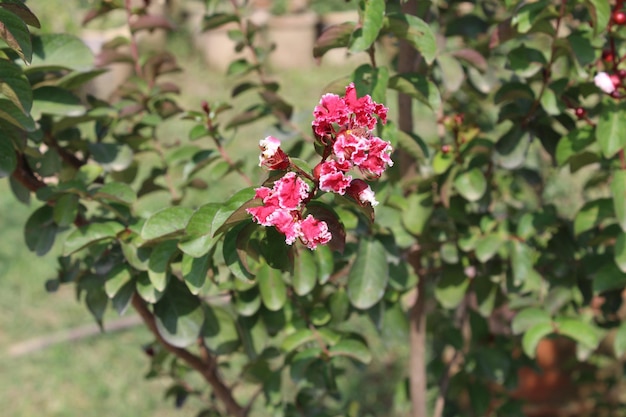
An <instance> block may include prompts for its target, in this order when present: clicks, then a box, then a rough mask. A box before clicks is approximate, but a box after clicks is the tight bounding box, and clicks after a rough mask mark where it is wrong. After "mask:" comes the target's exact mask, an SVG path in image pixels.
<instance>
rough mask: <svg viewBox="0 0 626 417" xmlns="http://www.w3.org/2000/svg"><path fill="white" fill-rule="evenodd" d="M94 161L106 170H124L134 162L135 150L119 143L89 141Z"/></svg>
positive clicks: (88, 147) (88, 146)
mask: <svg viewBox="0 0 626 417" xmlns="http://www.w3.org/2000/svg"><path fill="white" fill-rule="evenodd" d="M87 149H89V152H91V156H92V158H93V159H94V161H96V162H98V163H99V164H100V166H101V167H102V168H104V169H105V170H106V171H123V170H125V169H126V168H128V167H129V166H130V165H131V164H132V162H133V150H132V149H131V147H130V146H128V145H125V144H119V143H101V142H99V143H91V142H90V143H88V144H87Z"/></svg>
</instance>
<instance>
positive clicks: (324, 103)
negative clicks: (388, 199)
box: [313, 84, 393, 206]
mask: <svg viewBox="0 0 626 417" xmlns="http://www.w3.org/2000/svg"><path fill="white" fill-rule="evenodd" d="M313 115H314V116H315V120H314V121H313V132H314V133H315V136H316V137H317V138H318V139H319V140H320V142H321V143H322V144H325V145H328V146H327V149H328V152H327V154H325V155H324V160H323V161H322V162H321V163H320V164H319V165H318V166H317V167H316V168H315V171H314V175H315V177H316V179H318V180H319V188H320V190H322V191H329V192H335V193H337V194H340V195H344V194H346V192H347V191H348V190H351V191H352V192H349V193H348V194H349V195H352V196H353V197H355V198H356V200H357V201H359V202H361V203H362V204H365V203H370V204H371V205H372V206H375V205H376V204H378V202H377V201H376V199H375V198H374V193H373V192H372V190H371V188H369V186H368V185H367V184H366V183H364V182H363V180H356V179H353V178H352V176H351V175H348V174H347V173H348V171H349V170H350V169H351V168H352V167H357V168H358V169H359V170H360V171H361V173H363V174H364V175H365V177H366V178H378V177H380V176H381V175H382V173H383V172H384V171H385V169H386V168H387V167H388V166H392V165H393V161H392V160H391V156H390V154H391V151H392V149H391V144H390V143H389V142H386V141H384V140H382V139H380V138H378V137H376V136H374V135H373V133H372V130H373V129H374V128H375V127H376V123H377V117H378V118H379V119H380V121H381V122H382V123H383V124H384V123H386V122H387V108H386V107H385V106H383V105H382V104H378V103H376V102H374V101H373V100H372V98H371V97H370V96H363V97H361V98H357V96H356V90H355V88H354V84H350V85H349V86H348V87H346V94H345V96H344V97H339V96H338V95H336V94H325V95H324V96H322V99H321V100H320V102H319V104H318V105H317V106H316V107H315V110H314V112H313ZM355 181H356V182H355ZM353 183H354V184H353ZM356 190H358V192H357V191H356ZM355 193H356V194H355Z"/></svg>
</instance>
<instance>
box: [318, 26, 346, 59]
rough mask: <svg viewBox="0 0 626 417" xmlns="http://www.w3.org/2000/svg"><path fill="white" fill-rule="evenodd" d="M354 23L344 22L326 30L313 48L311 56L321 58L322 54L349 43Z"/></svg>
mask: <svg viewBox="0 0 626 417" xmlns="http://www.w3.org/2000/svg"><path fill="white" fill-rule="evenodd" d="M355 26H356V25H355V23H354V22H346V23H342V24H340V25H334V26H331V27H329V28H328V29H326V30H325V31H324V32H322V34H321V35H320V37H319V38H317V40H316V41H315V45H314V46H313V56H314V57H315V58H321V57H322V56H324V54H325V53H326V52H328V51H330V50H331V49H334V48H344V47H347V46H348V44H349V43H350V37H351V36H352V32H354V28H355Z"/></svg>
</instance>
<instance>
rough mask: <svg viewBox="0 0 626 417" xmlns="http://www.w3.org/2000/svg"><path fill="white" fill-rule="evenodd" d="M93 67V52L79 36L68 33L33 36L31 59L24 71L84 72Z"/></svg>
mask: <svg viewBox="0 0 626 417" xmlns="http://www.w3.org/2000/svg"><path fill="white" fill-rule="evenodd" d="M92 68H93V54H92V53H91V50H90V49H89V47H87V45H85V44H84V43H83V41H81V40H80V39H79V38H77V37H76V36H73V35H68V34H65V33H63V34H43V35H40V36H33V60H32V62H31V64H30V66H29V67H27V68H25V69H24V71H25V72H27V73H30V72H34V71H48V70H59V69H70V70H74V71H79V72H84V71H88V70H90V69H92Z"/></svg>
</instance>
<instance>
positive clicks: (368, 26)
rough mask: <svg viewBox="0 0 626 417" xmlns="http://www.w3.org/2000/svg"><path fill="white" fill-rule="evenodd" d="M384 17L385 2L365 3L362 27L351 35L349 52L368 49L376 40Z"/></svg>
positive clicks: (370, 1) (382, 0)
mask: <svg viewBox="0 0 626 417" xmlns="http://www.w3.org/2000/svg"><path fill="white" fill-rule="evenodd" d="M384 17H385V0H369V1H367V2H365V10H364V12H363V25H362V27H361V28H360V29H361V30H360V31H359V30H358V29H357V31H356V32H355V33H354V35H353V41H352V45H350V52H361V51H365V50H366V49H368V48H369V47H370V46H371V45H372V44H373V43H374V41H375V40H376V39H377V38H378V33H379V32H380V30H381V29H382V27H383V18H384Z"/></svg>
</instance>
